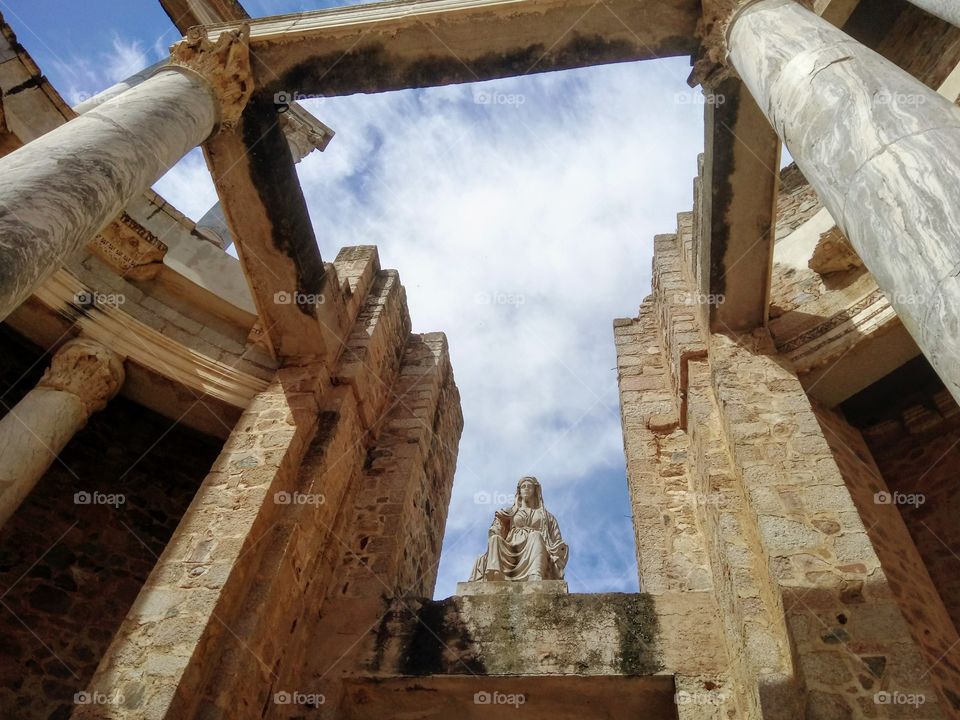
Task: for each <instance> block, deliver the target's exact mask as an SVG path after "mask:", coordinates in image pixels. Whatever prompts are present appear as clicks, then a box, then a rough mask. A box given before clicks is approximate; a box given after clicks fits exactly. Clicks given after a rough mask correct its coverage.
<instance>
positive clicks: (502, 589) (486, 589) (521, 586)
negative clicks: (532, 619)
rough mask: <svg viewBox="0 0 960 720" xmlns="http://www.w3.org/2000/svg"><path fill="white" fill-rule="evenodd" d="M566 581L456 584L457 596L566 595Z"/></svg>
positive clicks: (507, 581)
mask: <svg viewBox="0 0 960 720" xmlns="http://www.w3.org/2000/svg"><path fill="white" fill-rule="evenodd" d="M568 592H569V591H568V590H567V581H566V580H539V581H536V582H525V581H514V580H475V581H473V582H458V583H457V595H461V596H463V595H501V594H504V593H509V594H513V595H566V594H567V593H568Z"/></svg>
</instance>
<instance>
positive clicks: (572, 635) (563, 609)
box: [370, 583, 663, 675]
mask: <svg viewBox="0 0 960 720" xmlns="http://www.w3.org/2000/svg"><path fill="white" fill-rule="evenodd" d="M518 584H522V583H518ZM382 623H383V625H382V629H381V630H380V631H379V632H378V633H377V636H376V637H377V638H385V640H384V641H383V642H384V644H383V646H378V647H376V648H375V649H372V652H373V657H372V658H371V661H370V663H371V664H370V672H371V673H374V674H377V675H384V674H385V675H391V674H396V675H445V674H455V675H462V674H486V675H542V674H566V675H649V674H653V673H656V672H658V671H660V670H662V669H663V665H662V661H661V659H660V657H659V650H658V643H659V639H658V627H657V616H656V612H655V610H654V606H653V600H652V598H650V597H649V596H645V595H629V594H620V593H600V594H596V595H580V594H573V595H570V594H543V593H510V592H507V593H497V594H484V595H472V596H466V597H460V596H454V597H452V598H449V599H447V600H441V601H412V600H403V601H398V602H397V603H395V604H394V605H393V606H392V607H391V610H390V612H389V614H388V615H386V616H385V617H384V619H383V620H382Z"/></svg>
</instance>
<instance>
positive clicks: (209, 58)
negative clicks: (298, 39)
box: [161, 23, 253, 129]
mask: <svg viewBox="0 0 960 720" xmlns="http://www.w3.org/2000/svg"><path fill="white" fill-rule="evenodd" d="M249 39H250V25H249V24H248V23H243V24H242V25H241V26H240V28H239V29H236V30H228V31H226V32H223V33H221V34H220V36H219V37H218V38H217V39H216V41H214V42H211V41H210V40H208V39H207V35H206V32H204V31H203V28H202V27H197V28H192V29H191V30H190V32H189V33H188V34H187V37H186V38H185V39H183V40H181V41H180V42H178V43H177V44H176V45H174V46H173V47H172V48H171V49H170V65H169V66H168V68H174V69H176V68H183V69H186V70H188V71H190V72H194V73H197V74H198V75H201V76H202V77H203V78H204V79H205V80H206V81H207V82H208V83H209V84H210V87H211V89H212V90H213V93H214V95H215V96H216V98H217V101H218V103H219V105H220V123H219V125H220V128H221V129H229V128H233V127H236V125H237V123H238V122H239V120H240V115H241V114H242V113H243V109H244V108H245V107H246V105H247V101H248V100H249V99H250V96H251V95H252V94H253V73H252V71H251V69H250V47H249ZM161 72H163V71H162V70H161Z"/></svg>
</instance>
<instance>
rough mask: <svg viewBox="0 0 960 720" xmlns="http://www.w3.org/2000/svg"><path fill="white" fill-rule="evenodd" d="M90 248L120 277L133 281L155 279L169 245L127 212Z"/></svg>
mask: <svg viewBox="0 0 960 720" xmlns="http://www.w3.org/2000/svg"><path fill="white" fill-rule="evenodd" d="M87 247H88V248H89V249H90V251H91V252H93V253H94V254H95V255H96V256H97V257H99V258H100V259H101V260H103V261H104V262H105V263H107V264H108V265H110V267H112V268H114V269H115V270H116V271H117V273H118V274H120V275H123V276H124V277H128V278H132V279H133V280H149V279H151V278H153V277H155V276H156V274H157V273H158V272H159V271H160V269H161V267H162V266H163V256H164V255H166V254H167V246H166V245H165V244H164V243H162V242H161V241H160V239H159V238H157V236H156V235H154V234H153V233H152V232H150V231H149V230H147V229H146V228H145V227H143V225H141V224H140V223H138V222H137V221H136V220H134V219H133V218H132V217H130V216H129V215H127V213H123V214H122V215H120V217H119V218H117V219H116V220H114V221H113V222H112V223H110V224H109V225H107V227H105V228H104V229H103V231H102V232H101V233H100V234H99V235H97V236H96V237H95V238H94V239H93V241H92V242H91V243H90V244H89V245H88V246H87Z"/></svg>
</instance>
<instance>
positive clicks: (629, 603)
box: [608, 594, 663, 675]
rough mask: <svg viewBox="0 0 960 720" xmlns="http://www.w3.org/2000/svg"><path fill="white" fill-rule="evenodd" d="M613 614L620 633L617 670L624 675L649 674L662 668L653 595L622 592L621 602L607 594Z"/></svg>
mask: <svg viewBox="0 0 960 720" xmlns="http://www.w3.org/2000/svg"><path fill="white" fill-rule="evenodd" d="M608 597H609V598H610V600H608V602H609V607H612V608H613V611H614V613H615V615H616V622H617V632H618V634H619V636H620V652H619V671H620V672H621V673H622V674H624V675H652V674H653V673H656V672H659V671H660V670H662V669H663V665H662V664H661V663H660V662H659V661H658V660H657V655H658V653H657V652H656V648H655V646H656V642H657V636H658V634H659V622H658V620H657V614H656V612H655V610H654V607H653V598H651V597H650V596H649V595H642V594H624V595H622V596H621V597H622V598H623V599H622V601H621V602H613V597H615V596H613V595H610V596H608Z"/></svg>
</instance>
